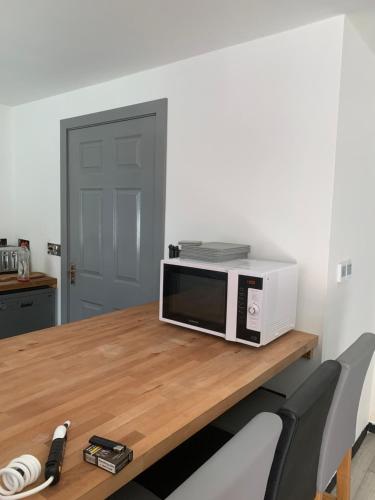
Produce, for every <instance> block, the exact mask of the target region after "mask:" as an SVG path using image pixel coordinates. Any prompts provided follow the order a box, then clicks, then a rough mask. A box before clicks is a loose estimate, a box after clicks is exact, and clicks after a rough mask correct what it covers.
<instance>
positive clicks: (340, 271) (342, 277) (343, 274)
mask: <svg viewBox="0 0 375 500" xmlns="http://www.w3.org/2000/svg"><path fill="white" fill-rule="evenodd" d="M352 273H353V265H352V261H351V260H345V261H343V262H340V263H339V264H338V265H337V283H342V282H343V281H347V280H348V279H350V278H351V277H352Z"/></svg>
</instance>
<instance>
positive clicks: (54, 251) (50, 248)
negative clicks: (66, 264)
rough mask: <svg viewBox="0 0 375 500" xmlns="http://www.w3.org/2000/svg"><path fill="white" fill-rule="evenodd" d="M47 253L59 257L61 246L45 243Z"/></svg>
mask: <svg viewBox="0 0 375 500" xmlns="http://www.w3.org/2000/svg"><path fill="white" fill-rule="evenodd" d="M47 252H48V255H56V256H57V257H61V245H58V244H57V243H47Z"/></svg>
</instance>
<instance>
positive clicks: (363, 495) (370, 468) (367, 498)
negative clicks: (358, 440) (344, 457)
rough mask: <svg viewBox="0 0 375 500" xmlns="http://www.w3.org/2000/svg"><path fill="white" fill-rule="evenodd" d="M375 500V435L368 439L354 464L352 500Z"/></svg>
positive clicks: (367, 437) (369, 436) (355, 458)
mask: <svg viewBox="0 0 375 500" xmlns="http://www.w3.org/2000/svg"><path fill="white" fill-rule="evenodd" d="M374 499H375V434H367V436H366V439H365V440H364V442H363V443H362V446H361V448H360V450H359V451H358V453H357V454H356V456H355V457H354V458H353V463H352V486H351V500H374Z"/></svg>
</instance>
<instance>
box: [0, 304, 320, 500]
mask: <svg viewBox="0 0 375 500" xmlns="http://www.w3.org/2000/svg"><path fill="white" fill-rule="evenodd" d="M157 309H158V307H157V304H155V303H154V304H148V305H145V306H139V307H135V308H131V309H127V310H124V311H118V312H115V313H111V314H107V315H103V316H99V317H96V318H91V319H88V320H84V321H79V322H76V323H70V324H68V325H64V326H59V327H54V328H50V329H46V330H43V331H39V332H33V333H29V334H25V335H20V336H18V337H14V338H10V339H4V340H1V341H0V380H1V384H0V446H1V448H0V466H4V465H5V464H6V463H7V462H8V461H9V460H10V459H11V458H15V457H17V456H19V455H21V454H24V453H31V454H33V455H35V456H37V457H38V458H39V460H40V461H41V462H42V464H44V462H45V460H46V457H47V454H48V450H49V445H50V439H51V433H52V432H53V430H54V428H55V427H56V426H57V425H58V424H61V423H63V422H64V420H66V419H70V420H71V421H72V428H71V431H70V432H69V437H68V443H67V449H66V455H65V461H64V466H63V474H62V478H61V481H60V483H59V484H58V485H57V486H54V487H50V488H48V489H47V490H45V491H44V492H43V493H41V494H38V495H35V496H33V497H32V498H34V499H35V500H37V499H39V500H40V499H43V498H54V499H61V500H74V499H77V498H80V499H90V500H93V499H104V498H105V497H106V496H108V495H109V494H111V493H113V492H114V491H116V490H117V489H118V488H119V487H121V486H122V485H123V484H125V483H127V482H128V481H130V480H131V479H132V478H134V477H135V476H136V475H138V474H139V473H140V472H142V471H143V470H145V469H146V468H147V467H148V466H150V465H151V464H152V463H154V462H155V461H157V460H158V459H159V458H161V457H162V456H163V455H164V454H166V453H167V452H168V451H170V450H171V449H173V448H174V447H176V446H177V445H178V444H179V443H181V442H182V441H184V440H185V439H187V438H188V437H189V436H191V435H192V434H193V433H195V432H197V431H198V430H199V429H201V428H202V427H204V426H205V425H207V424H208V423H209V422H210V421H212V420H213V419H214V418H216V417H217V416H219V415H220V414H221V413H223V412H224V411H225V410H227V409H228V408H230V407H231V406H232V405H233V404H235V403H236V402H238V401H239V400H240V399H242V398H243V397H245V396H246V395H248V394H249V393H250V392H252V391H254V390H255V389H256V388H258V387H259V386H260V385H262V384H263V383H264V382H266V381H267V380H269V379H270V378H271V377H273V376H274V375H276V374H277V373H279V372H280V371H281V370H283V369H284V368H285V367H287V366H288V365H290V364H291V363H293V362H294V361H295V360H297V359H298V358H300V357H301V356H303V355H304V354H305V353H306V352H309V351H311V350H312V349H313V348H314V347H315V346H316V345H317V342H318V337H317V336H315V335H312V334H307V333H301V332H296V331H293V332H290V333H288V334H286V335H284V336H282V337H281V338H280V339H278V340H276V341H274V342H273V343H271V344H269V345H268V346H266V347H262V348H260V349H256V348H251V347H247V346H244V345H241V344H235V343H230V342H227V341H225V340H223V339H220V338H218V337H214V336H211V335H207V334H203V333H198V332H193V331H191V330H188V329H185V328H180V327H177V326H173V325H169V324H166V323H161V322H159V320H158V312H157ZM93 434H97V435H101V436H104V437H107V438H109V439H113V440H116V441H121V442H124V443H126V444H127V445H128V446H130V447H131V448H133V450H134V461H133V462H132V463H131V464H129V465H128V466H126V467H125V469H123V470H122V471H121V472H120V473H119V474H117V475H112V474H110V473H108V472H105V471H103V470H100V469H98V468H96V467H95V466H93V465H90V464H87V463H85V462H84V461H83V459H82V450H83V448H85V447H86V446H87V444H88V443H87V442H88V438H89V437H90V436H91V435H93Z"/></svg>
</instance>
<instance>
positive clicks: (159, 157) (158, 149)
mask: <svg viewBox="0 0 375 500" xmlns="http://www.w3.org/2000/svg"><path fill="white" fill-rule="evenodd" d="M147 116H155V120H156V128H155V131H156V136H155V139H156V141H155V159H154V160H155V186H154V187H155V207H156V211H155V213H156V214H157V217H158V221H157V223H156V224H155V227H161V228H162V231H161V232H160V231H155V233H154V243H155V250H156V251H155V253H154V259H155V265H159V262H160V260H161V259H162V258H163V256H164V236H165V192H166V164H167V117H168V99H167V98H164V99H157V100H155V101H148V102H143V103H139V104H133V105H130V106H124V107H121V108H116V109H110V110H108V111H100V112H98V113H90V114H88V115H82V116H76V117H74V118H67V119H65V120H61V121H60V169H61V170H60V176H61V193H60V194H61V323H67V322H68V321H69V288H70V287H69V262H70V255H69V227H68V224H69V213H68V212H69V180H68V173H69V168H68V167H69V166H68V146H69V144H68V138H69V132H70V131H71V130H74V129H78V128H86V127H92V126H96V125H105V124H109V123H115V122H120V121H125V120H132V119H136V118H143V117H147Z"/></svg>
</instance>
